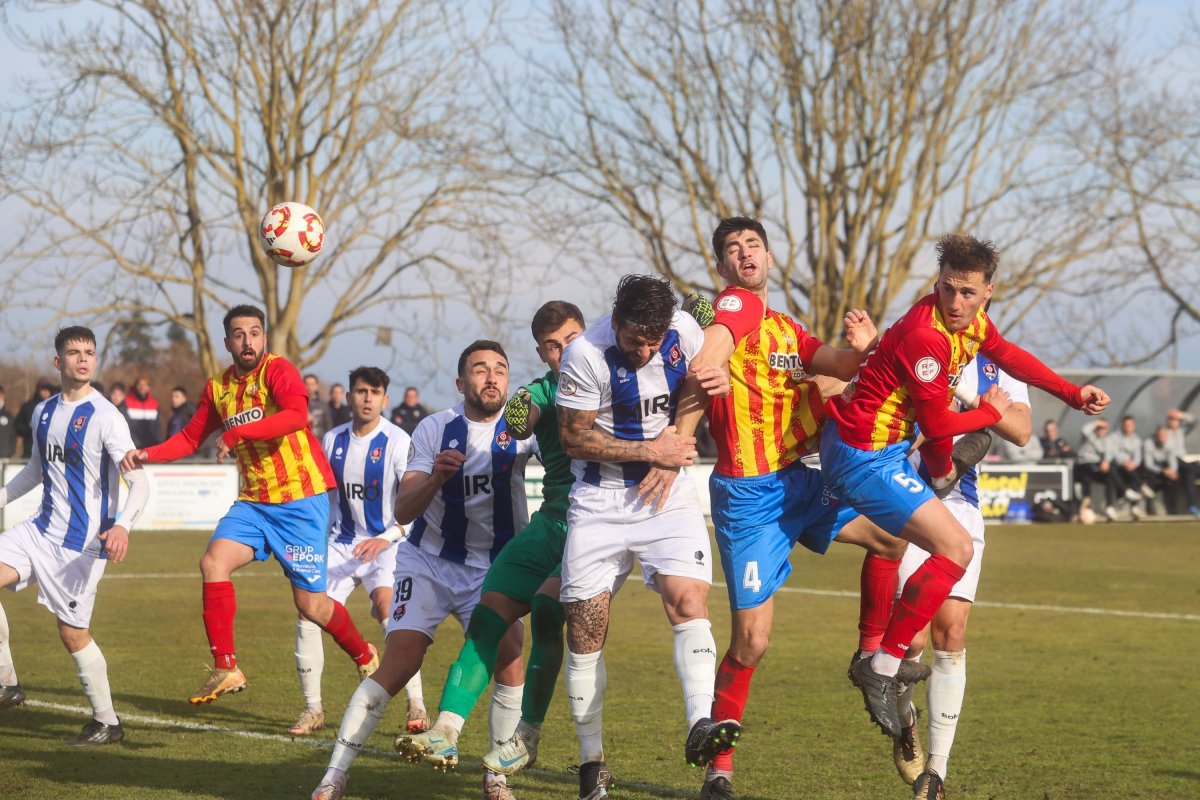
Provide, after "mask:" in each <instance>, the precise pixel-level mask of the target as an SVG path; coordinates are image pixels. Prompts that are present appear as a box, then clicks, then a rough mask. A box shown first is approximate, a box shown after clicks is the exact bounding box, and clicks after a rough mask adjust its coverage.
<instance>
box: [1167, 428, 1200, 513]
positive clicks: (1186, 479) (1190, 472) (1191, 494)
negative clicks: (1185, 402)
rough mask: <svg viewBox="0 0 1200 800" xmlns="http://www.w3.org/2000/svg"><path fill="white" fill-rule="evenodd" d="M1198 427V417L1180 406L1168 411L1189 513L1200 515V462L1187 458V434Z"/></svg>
mask: <svg viewBox="0 0 1200 800" xmlns="http://www.w3.org/2000/svg"><path fill="white" fill-rule="evenodd" d="M1194 427H1196V418H1195V417H1194V416H1193V415H1191V414H1188V413H1187V412H1185V411H1182V410H1180V409H1178V408H1172V409H1170V410H1168V411H1167V430H1168V431H1169V433H1168V435H1169V437H1170V439H1171V444H1172V446H1173V448H1174V451H1175V455H1176V457H1177V458H1178V459H1179V482H1180V484H1181V485H1182V486H1183V487H1184V489H1185V492H1186V497H1187V502H1188V513H1189V514H1191V515H1193V516H1196V517H1200V504H1197V502H1196V480H1197V478H1200V464H1198V463H1197V462H1194V461H1189V460H1188V458H1187V442H1186V441H1185V440H1186V439H1187V435H1188V434H1189V433H1191V431H1192V428H1194Z"/></svg>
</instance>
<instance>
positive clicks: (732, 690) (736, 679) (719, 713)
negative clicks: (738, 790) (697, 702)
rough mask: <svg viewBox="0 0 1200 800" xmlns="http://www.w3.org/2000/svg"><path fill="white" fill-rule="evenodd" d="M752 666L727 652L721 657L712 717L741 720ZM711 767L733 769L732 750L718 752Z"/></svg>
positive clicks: (752, 669) (728, 770) (752, 670)
mask: <svg viewBox="0 0 1200 800" xmlns="http://www.w3.org/2000/svg"><path fill="white" fill-rule="evenodd" d="M754 669H755V668H754V667H747V666H746V665H745V664H742V663H741V662H740V661H738V660H737V659H735V658H734V657H733V656H731V655H730V654H729V653H726V654H725V657H724V658H723V659H721V663H720V665H718V666H717V685H716V691H715V692H714V693H713V708H712V718H713V719H715V720H723V719H736V720H737V721H738V722H741V720H742V712H743V711H745V710H746V698H748V697H749V696H750V679H751V678H753V677H754ZM712 766H713V769H715V770H720V771H722V772H732V771H733V750H726V751H725V752H724V753H719V754H718V755H717V756H716V758H714V759H713V761H712Z"/></svg>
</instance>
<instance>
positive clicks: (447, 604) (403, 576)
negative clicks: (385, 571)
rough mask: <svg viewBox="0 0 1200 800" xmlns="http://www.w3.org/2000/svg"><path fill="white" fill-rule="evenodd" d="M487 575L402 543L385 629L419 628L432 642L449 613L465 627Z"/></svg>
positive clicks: (410, 629)
mask: <svg viewBox="0 0 1200 800" xmlns="http://www.w3.org/2000/svg"><path fill="white" fill-rule="evenodd" d="M486 575H487V570H486V569H482V568H480V567H468V566H467V565H466V564H455V563H454V562H453V561H447V560H446V559H444V558H438V557H437V556H435V555H432V554H430V553H426V552H425V551H424V550H422V549H421V548H420V547H418V546H416V545H414V544H411V543H409V542H401V543H400V549H399V552H398V553H397V555H396V572H395V575H394V576H393V582H392V590H393V591H394V592H395V594H394V595H392V613H391V614H390V615H389V616H388V626H387V632H388V633H391V632H392V631H420V632H421V633H423V634H425V635H426V636H428V637H429V639H430V640H431V641H432V640H433V634H434V632H435V631H436V630H437V628H438V625H441V624H442V621H443V620H445V619H446V617H448V616H450V615H451V614H453V615H454V616H455V617H456V618H457V619H458V624H460V625H462V626H463V630H466V629H467V622H469V621H470V619H471V612H472V611H474V610H475V606H477V605H478V604H479V593H480V588H481V587H482V586H483V579H484V577H485V576H486Z"/></svg>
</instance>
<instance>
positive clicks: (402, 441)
mask: <svg viewBox="0 0 1200 800" xmlns="http://www.w3.org/2000/svg"><path fill="white" fill-rule="evenodd" d="M395 437H396V446H395V447H393V448H392V474H393V475H394V476H395V477H396V481H397V482H399V481H400V479H401V478H403V477H404V473H405V472H407V471H408V455H409V453H410V452H411V451H412V438H411V437H410V436H409V435H408V434H407V433H405V432H404V431H403V430H397V431H396V433H395Z"/></svg>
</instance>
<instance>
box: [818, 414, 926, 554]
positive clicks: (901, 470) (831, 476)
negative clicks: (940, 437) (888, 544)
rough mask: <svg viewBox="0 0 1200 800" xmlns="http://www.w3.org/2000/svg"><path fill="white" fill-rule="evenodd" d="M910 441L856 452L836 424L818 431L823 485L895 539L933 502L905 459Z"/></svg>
mask: <svg viewBox="0 0 1200 800" xmlns="http://www.w3.org/2000/svg"><path fill="white" fill-rule="evenodd" d="M911 446H912V443H911V442H907V441H905V442H897V443H896V444H890V445H888V446H887V447H885V448H883V449H882V450H859V449H858V448H857V447H853V446H852V445H848V444H846V443H845V442H843V441H842V437H841V434H840V433H839V431H838V426H837V422H836V420H833V419H830V420H828V421H827V422H826V423H825V430H824V431H822V432H821V475H822V476H823V477H824V478H825V485H826V486H828V487H830V488H831V489H833V490H834V491H835V492H837V493H838V496H839V497H841V498H842V499H843V500H845V501H846V502H847V503H849V504H850V505H852V506H854V508H855V509H857V511H858V513H860V514H862V515H863V516H864V517H866V518H867V519H869V520H871V522H874V523H875V524H876V525H878V526H879V527H881V528H883V529H884V530H885V531H887V532H888V533H890V534H892V535H893V536H898V535H899V534H900V531H901V530H903V529H904V526H905V525H907V524H908V520H909V518H910V517H911V516H912V515H913V512H914V511H916V510H917V509H918V508H920V507H921V506H923V505H924V504H925V503H927V502H928V501H930V500H932V499H933V496H934V495H933V491H932V490H931V489H930V488H929V487H928V486H927V485H925V481H923V480H921V477H920V476H919V475H918V474H917V470H916V467H914V466H913V465H912V464H911V463H910V462H909V460H908V453H909V449H910V448H911Z"/></svg>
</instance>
